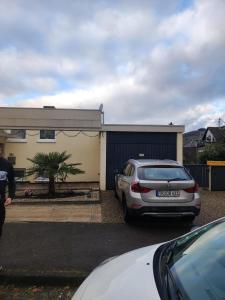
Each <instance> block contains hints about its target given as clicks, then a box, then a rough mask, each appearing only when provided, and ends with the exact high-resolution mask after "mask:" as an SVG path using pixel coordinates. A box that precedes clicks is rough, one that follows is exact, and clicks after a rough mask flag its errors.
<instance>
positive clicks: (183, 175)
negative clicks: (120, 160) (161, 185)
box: [138, 166, 191, 181]
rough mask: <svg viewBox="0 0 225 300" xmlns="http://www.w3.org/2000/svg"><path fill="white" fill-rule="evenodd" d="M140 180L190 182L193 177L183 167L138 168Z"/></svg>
mask: <svg viewBox="0 0 225 300" xmlns="http://www.w3.org/2000/svg"><path fill="white" fill-rule="evenodd" d="M138 178H139V179H141V180H166V181H172V180H175V181H178V180H190V179H191V177H190V176H189V174H188V173H187V172H186V171H185V169H184V168H183V167H171V166H144V167H139V168H138Z"/></svg>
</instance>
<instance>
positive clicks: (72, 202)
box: [12, 199, 102, 205]
mask: <svg viewBox="0 0 225 300" xmlns="http://www.w3.org/2000/svg"><path fill="white" fill-rule="evenodd" d="M101 203H102V201H101V199H97V200H26V201H22V200H16V199H14V200H13V203H12V205H23V204H28V205H35V204H45V205H49V204H79V205H80V204H101Z"/></svg>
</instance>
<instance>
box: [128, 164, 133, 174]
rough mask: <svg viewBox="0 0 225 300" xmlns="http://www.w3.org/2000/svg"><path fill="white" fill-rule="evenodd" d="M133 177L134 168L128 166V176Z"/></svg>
mask: <svg viewBox="0 0 225 300" xmlns="http://www.w3.org/2000/svg"><path fill="white" fill-rule="evenodd" d="M133 175H134V166H133V165H130V170H129V174H128V176H133Z"/></svg>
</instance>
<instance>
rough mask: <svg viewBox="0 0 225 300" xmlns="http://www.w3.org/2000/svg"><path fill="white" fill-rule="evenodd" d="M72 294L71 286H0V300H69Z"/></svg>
mask: <svg viewBox="0 0 225 300" xmlns="http://www.w3.org/2000/svg"><path fill="white" fill-rule="evenodd" d="M74 293H75V288H74V287H71V286H61V287H56V286H29V287H27V286H15V285H0V299H1V300H59V299H60V300H71V298H72V296H73V295H74Z"/></svg>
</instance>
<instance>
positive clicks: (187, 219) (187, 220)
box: [183, 216, 195, 222]
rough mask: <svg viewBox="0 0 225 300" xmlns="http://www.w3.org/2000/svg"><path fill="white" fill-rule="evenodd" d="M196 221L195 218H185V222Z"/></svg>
mask: <svg viewBox="0 0 225 300" xmlns="http://www.w3.org/2000/svg"><path fill="white" fill-rule="evenodd" d="M194 219H195V216H186V217H184V218H183V220H184V221H186V222H192V221H194Z"/></svg>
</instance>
